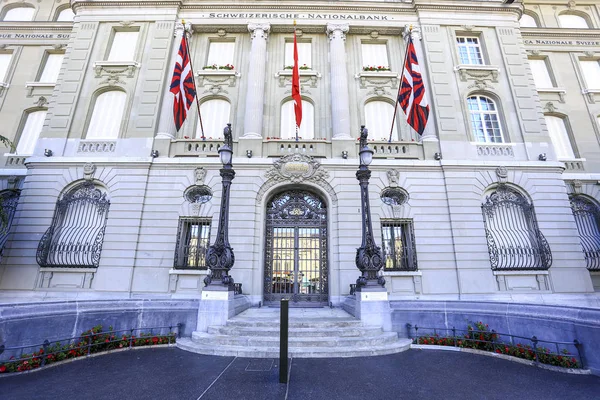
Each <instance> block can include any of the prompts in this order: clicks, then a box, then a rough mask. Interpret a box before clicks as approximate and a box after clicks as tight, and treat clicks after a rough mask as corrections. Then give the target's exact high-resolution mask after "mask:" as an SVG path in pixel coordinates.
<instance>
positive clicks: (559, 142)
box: [544, 115, 575, 159]
mask: <svg viewBox="0 0 600 400" xmlns="http://www.w3.org/2000/svg"><path fill="white" fill-rule="evenodd" d="M544 118H545V119H546V126H547V127H548V133H549V134H550V140H551V141H552V144H553V145H554V151H555V152H556V157H557V158H559V159H573V158H575V154H574V152H573V147H572V146H571V140H570V139H569V133H568V132H567V127H566V126H565V120H564V119H562V118H559V117H553V116H551V115H546V116H545V117H544Z"/></svg>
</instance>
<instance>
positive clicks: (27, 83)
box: [25, 82, 56, 88]
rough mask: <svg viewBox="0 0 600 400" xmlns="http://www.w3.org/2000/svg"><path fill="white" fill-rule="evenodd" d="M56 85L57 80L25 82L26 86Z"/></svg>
mask: <svg viewBox="0 0 600 400" xmlns="http://www.w3.org/2000/svg"><path fill="white" fill-rule="evenodd" d="M54 86H56V82H25V87H26V88H35V87H42V88H53V87H54Z"/></svg>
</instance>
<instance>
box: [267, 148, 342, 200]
mask: <svg viewBox="0 0 600 400" xmlns="http://www.w3.org/2000/svg"><path fill="white" fill-rule="evenodd" d="M265 178H266V179H267V180H266V181H265V183H264V184H263V185H262V186H261V188H260V190H259V191H258V194H257V196H256V200H257V203H260V202H262V199H263V197H264V195H265V193H266V192H267V191H268V190H269V189H271V188H272V187H273V186H275V185H278V184H285V183H296V184H297V183H304V182H307V183H308V182H310V183H314V184H316V185H317V186H319V187H320V188H321V189H323V190H324V191H326V192H327V194H329V196H330V198H331V202H332V203H333V204H337V202H338V198H337V195H336V193H335V190H334V189H333V187H332V186H331V185H330V184H329V182H327V179H328V178H329V172H328V171H326V170H325V169H324V168H323V167H322V166H321V163H319V162H318V161H317V160H315V159H314V158H312V157H310V156H307V155H304V154H289V155H286V156H284V157H281V158H280V159H279V160H277V161H275V162H274V163H273V166H272V167H271V168H269V169H268V170H267V171H266V172H265Z"/></svg>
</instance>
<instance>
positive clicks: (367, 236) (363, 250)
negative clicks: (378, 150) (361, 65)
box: [356, 125, 385, 290]
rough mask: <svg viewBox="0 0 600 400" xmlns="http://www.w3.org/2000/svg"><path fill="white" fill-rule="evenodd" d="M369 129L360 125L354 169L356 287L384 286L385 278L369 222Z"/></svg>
mask: <svg viewBox="0 0 600 400" xmlns="http://www.w3.org/2000/svg"><path fill="white" fill-rule="evenodd" d="M368 137H369V130H368V129H367V128H365V126H364V125H362V126H361V127H360V149H359V151H358V155H359V158H360V167H359V168H358V171H356V179H358V182H359V185H360V201H361V211H362V244H361V246H360V247H359V248H358V249H356V266H357V267H358V269H359V270H360V272H361V273H362V274H361V276H360V277H359V278H358V279H357V280H356V289H357V290H362V289H363V288H365V287H377V286H381V287H383V286H385V278H384V277H383V276H378V275H379V271H380V270H381V268H383V263H384V261H383V253H382V252H381V248H380V247H379V246H377V245H376V244H375V238H374V237H373V226H372V224H371V207H370V205H369V178H371V171H369V164H371V161H373V150H371V149H370V148H369V146H368V144H367V138H368Z"/></svg>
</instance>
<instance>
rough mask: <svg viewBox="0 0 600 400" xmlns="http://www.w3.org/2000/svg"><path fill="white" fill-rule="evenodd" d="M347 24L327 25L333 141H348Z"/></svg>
mask: <svg viewBox="0 0 600 400" xmlns="http://www.w3.org/2000/svg"><path fill="white" fill-rule="evenodd" d="M348 29H349V26H348V24H327V34H328V35H329V65H330V73H331V75H330V78H331V120H332V128H333V139H349V138H351V136H350V99H349V97H348V69H347V68H346V49H345V45H344V44H345V42H346V33H347V32H348Z"/></svg>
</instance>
